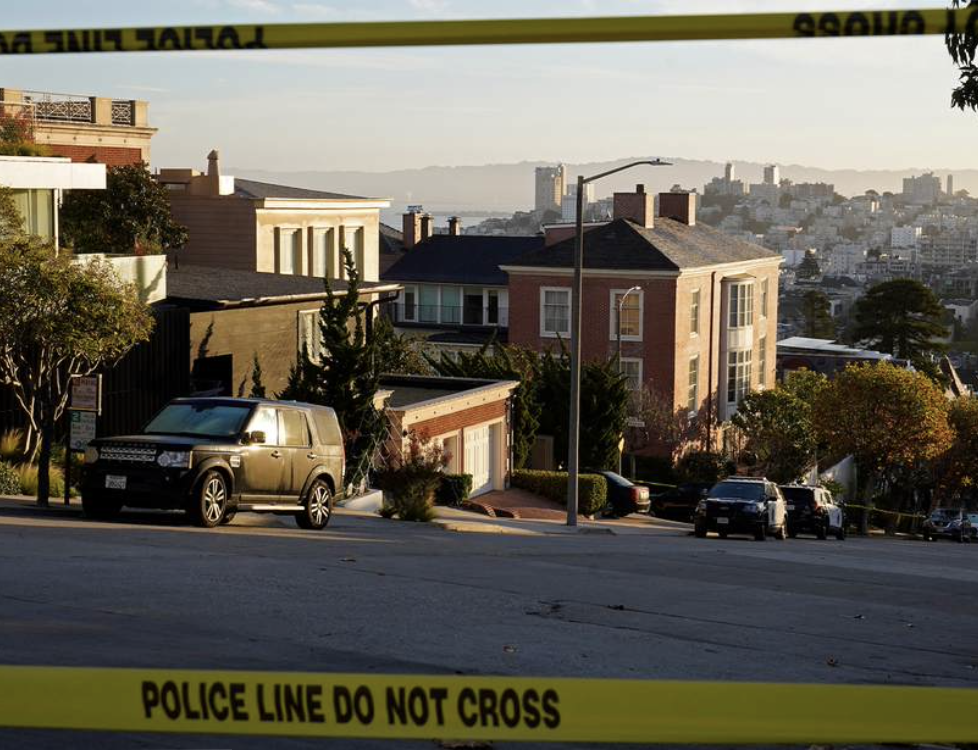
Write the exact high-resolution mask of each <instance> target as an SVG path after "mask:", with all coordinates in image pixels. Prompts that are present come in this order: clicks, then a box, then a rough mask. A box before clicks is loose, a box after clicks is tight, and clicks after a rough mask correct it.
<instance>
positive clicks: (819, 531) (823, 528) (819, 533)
mask: <svg viewBox="0 0 978 750" xmlns="http://www.w3.org/2000/svg"><path fill="white" fill-rule="evenodd" d="M828 535H829V522H828V521H826V522H825V523H820V524H819V525H818V526H817V527H816V529H815V538H816V539H825V538H826V537H827V536H828Z"/></svg>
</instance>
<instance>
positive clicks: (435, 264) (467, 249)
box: [381, 234, 543, 286]
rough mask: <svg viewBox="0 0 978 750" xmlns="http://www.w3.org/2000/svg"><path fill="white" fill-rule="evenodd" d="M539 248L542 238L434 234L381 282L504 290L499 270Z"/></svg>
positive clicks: (405, 255)
mask: <svg viewBox="0 0 978 750" xmlns="http://www.w3.org/2000/svg"><path fill="white" fill-rule="evenodd" d="M542 248H543V237H492V236H487V235H478V234H462V235H450V234H436V235H434V236H432V237H429V238H428V239H427V240H425V241H424V242H421V243H419V244H417V245H415V246H414V247H413V248H411V249H410V250H408V251H406V252H405V253H404V257H403V258H401V259H400V260H399V261H397V262H396V263H394V265H392V266H391V267H390V268H389V269H387V271H386V272H384V273H382V274H381V278H382V279H384V280H387V281H399V282H400V281H420V282H425V283H437V282H442V283H449V284H486V285H489V286H506V283H507V277H506V274H505V272H503V271H500V270H499V267H500V266H502V265H509V264H511V263H512V262H514V261H515V260H517V259H518V258H520V257H522V256H523V255H524V254H525V253H528V252H534V251H536V250H539V249H542Z"/></svg>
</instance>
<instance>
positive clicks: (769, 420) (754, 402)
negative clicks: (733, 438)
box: [731, 388, 816, 484]
mask: <svg viewBox="0 0 978 750" xmlns="http://www.w3.org/2000/svg"><path fill="white" fill-rule="evenodd" d="M731 421H732V422H733V424H734V425H735V426H736V427H738V428H739V429H740V430H741V431H742V432H743V433H744V437H745V439H746V451H747V453H748V454H750V456H751V457H752V458H753V463H754V466H755V467H756V468H757V470H758V472H759V473H760V474H761V475H762V476H766V477H767V478H768V479H771V480H773V481H775V482H778V483H779V484H780V483H785V482H793V481H795V480H797V479H798V478H799V477H800V476H801V475H802V474H803V473H804V472H805V471H806V470H807V469H809V468H810V467H811V466H812V464H813V463H814V462H815V449H816V440H815V431H814V428H813V426H812V419H811V407H809V405H808V404H806V403H805V402H804V401H802V400H801V399H800V398H798V397H796V396H795V395H794V394H793V393H791V392H790V391H789V390H787V389H784V388H773V389H771V390H766V391H753V392H752V393H749V394H747V396H745V397H744V399H743V400H742V401H741V402H740V405H739V406H738V407H737V413H736V414H735V415H734V416H733V418H732V420H731Z"/></svg>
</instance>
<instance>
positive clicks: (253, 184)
mask: <svg viewBox="0 0 978 750" xmlns="http://www.w3.org/2000/svg"><path fill="white" fill-rule="evenodd" d="M234 194H235V195H236V196H237V197H238V198H254V199H259V200H260V199H262V198H300V199H306V200H309V199H317V198H318V199H321V200H368V199H367V198H364V197H363V196H362V195H345V194H343V193H328V192H326V191H325V190H310V189H308V188H297V187H289V186H288V185H276V184H274V183H271V182H259V181H258V180H245V179H242V178H241V177H235V178H234Z"/></svg>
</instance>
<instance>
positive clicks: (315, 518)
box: [295, 479, 333, 531]
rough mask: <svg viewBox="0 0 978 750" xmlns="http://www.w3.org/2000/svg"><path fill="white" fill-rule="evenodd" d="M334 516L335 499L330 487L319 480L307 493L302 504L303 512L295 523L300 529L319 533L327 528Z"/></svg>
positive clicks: (298, 515) (297, 515)
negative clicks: (331, 517)
mask: <svg viewBox="0 0 978 750" xmlns="http://www.w3.org/2000/svg"><path fill="white" fill-rule="evenodd" d="M332 515H333V498H332V496H331V494H330V491H329V485H327V484H326V482H324V481H323V480H322V479H317V480H316V481H315V482H313V483H312V486H311V487H310V488H309V492H307V493H306V500H305V502H304V503H303V504H302V510H300V511H299V512H298V513H297V514H296V516H295V522H296V523H297V524H298V525H299V528H300V529H309V530H311V531H318V530H319V529H323V528H325V527H326V524H328V523H329V519H330V516H332Z"/></svg>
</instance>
